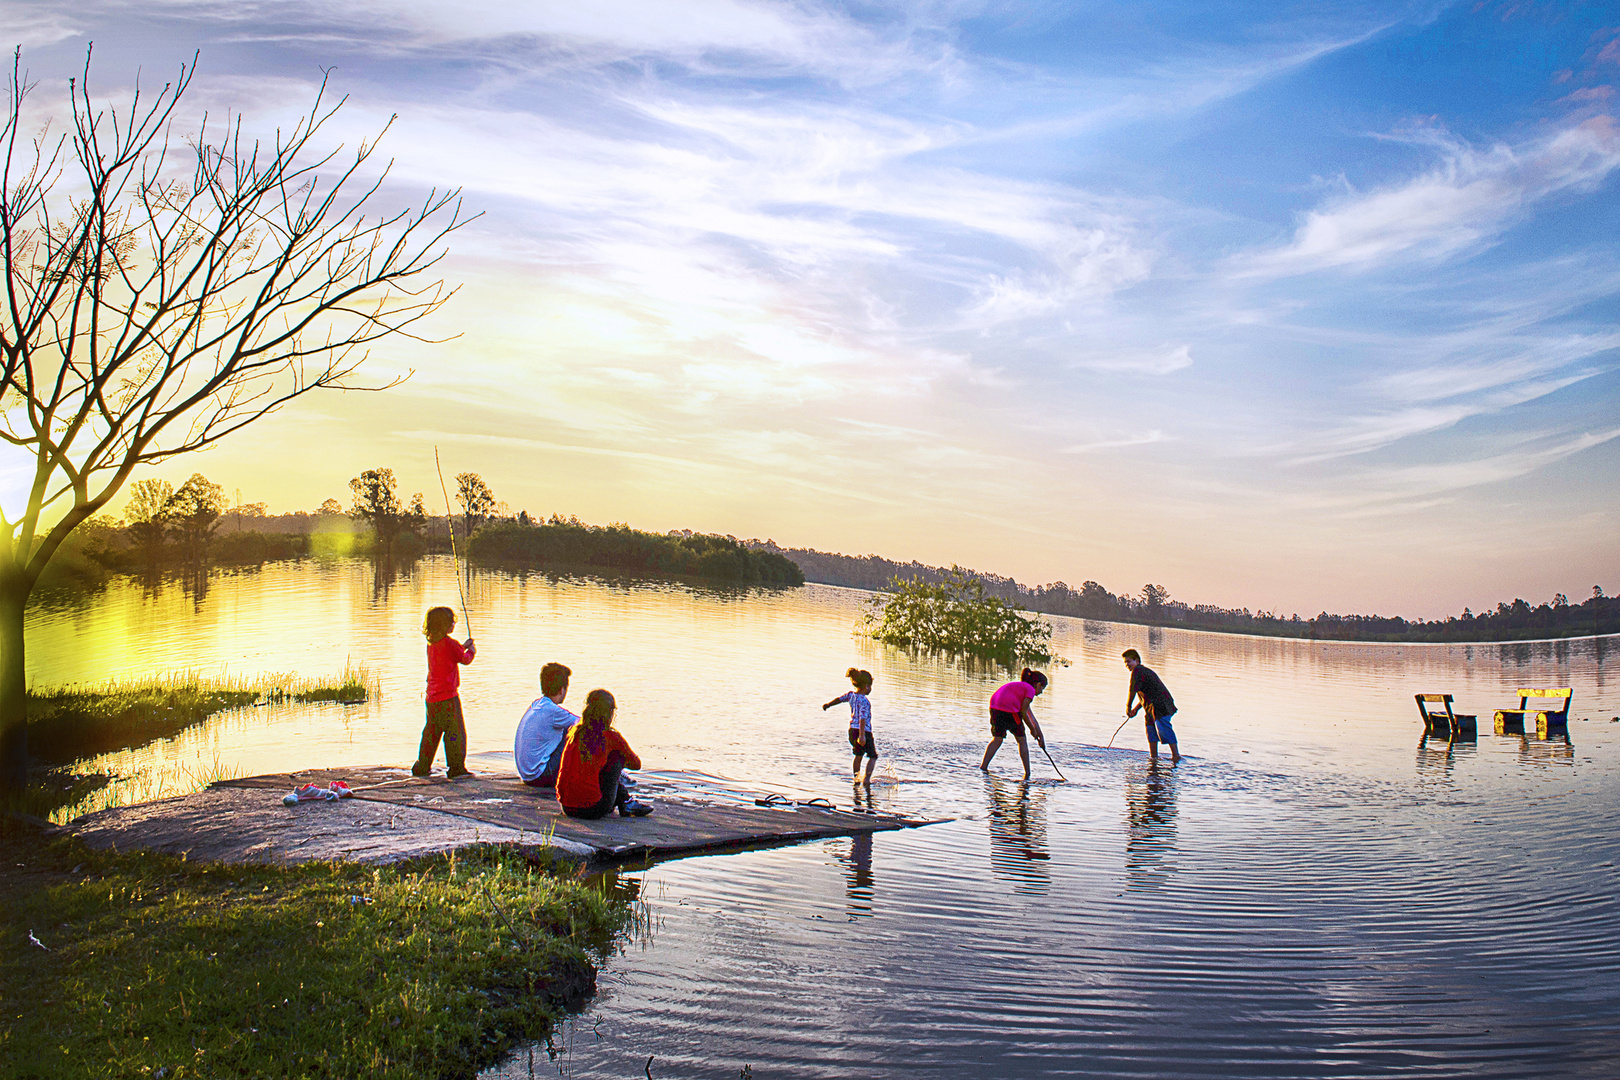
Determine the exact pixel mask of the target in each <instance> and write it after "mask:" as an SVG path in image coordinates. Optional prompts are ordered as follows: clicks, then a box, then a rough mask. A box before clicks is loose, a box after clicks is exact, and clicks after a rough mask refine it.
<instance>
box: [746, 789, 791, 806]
mask: <svg viewBox="0 0 1620 1080" xmlns="http://www.w3.org/2000/svg"><path fill="white" fill-rule="evenodd" d="M754 805H755V806H792V805H793V800H792V799H790V798H788V797H787V796H786V795H780V794H778V793H776V792H774V791H773V792H771V793H770V794H769V795H766V796H765V797H764V798H760V799H755V800H754Z"/></svg>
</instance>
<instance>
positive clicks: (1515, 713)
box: [1496, 686, 1575, 739]
mask: <svg viewBox="0 0 1620 1080" xmlns="http://www.w3.org/2000/svg"><path fill="white" fill-rule="evenodd" d="M1574 699H1575V691H1574V689H1573V688H1572V687H1568V686H1561V687H1555V688H1552V689H1542V690H1520V691H1519V707H1518V708H1517V709H1497V710H1496V733H1497V734H1498V735H1523V734H1525V730H1526V729H1527V728H1529V727H1530V726H1531V725H1532V724H1534V725H1535V729H1536V738H1538V739H1545V738H1546V737H1547V733H1548V732H1549V731H1567V730H1568V729H1569V706H1570V703H1571V702H1572V701H1573V700H1574ZM1532 701H1534V702H1541V703H1542V704H1538V705H1535V706H1532V705H1531V704H1530V703H1531V702H1532ZM1560 702H1562V703H1563V708H1561V709H1560V708H1558V707H1557V706H1558V704H1559V703H1560Z"/></svg>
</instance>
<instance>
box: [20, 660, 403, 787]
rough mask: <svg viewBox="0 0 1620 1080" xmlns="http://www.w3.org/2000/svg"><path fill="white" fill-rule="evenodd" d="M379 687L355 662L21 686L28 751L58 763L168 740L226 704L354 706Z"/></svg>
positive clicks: (228, 706)
mask: <svg viewBox="0 0 1620 1080" xmlns="http://www.w3.org/2000/svg"><path fill="white" fill-rule="evenodd" d="M379 693H380V689H379V686H378V682H377V679H376V677H375V676H374V675H372V674H371V673H370V671H369V670H368V669H367V668H366V667H365V665H363V664H358V665H357V664H345V665H344V669H343V674H342V676H340V677H339V678H337V679H331V678H326V679H320V678H304V677H301V676H298V675H293V674H275V673H271V674H262V675H252V676H240V675H235V676H232V675H220V676H214V677H206V676H202V675H199V674H198V673H197V672H195V671H180V672H166V673H162V674H158V675H153V676H148V677H144V678H137V679H127V678H125V679H108V680H106V681H105V682H101V683H79V684H73V685H68V686H62V687H56V688H53V689H48V690H39V689H33V688H30V689H29V691H28V752H29V754H30V756H32V757H34V758H35V759H37V760H39V761H40V762H42V763H44V764H47V765H63V764H67V763H69V762H72V761H76V760H79V759H81V758H85V757H90V756H92V755H95V754H106V753H112V752H114V751H118V750H128V749H132V748H134V747H137V746H144V745H146V744H147V743H150V742H153V741H155V740H157V739H164V738H171V737H173V736H174V735H177V734H179V733H180V732H182V731H184V730H185V729H186V728H188V727H191V726H192V725H193V724H197V723H200V722H202V721H203V720H206V719H207V718H208V717H210V716H213V715H214V714H215V713H218V712H223V711H224V710H226V709H240V708H247V707H250V706H254V705H270V704H280V703H286V702H342V703H344V704H358V703H360V702H364V701H368V700H370V699H371V698H373V697H375V696H377V695H378V694H379Z"/></svg>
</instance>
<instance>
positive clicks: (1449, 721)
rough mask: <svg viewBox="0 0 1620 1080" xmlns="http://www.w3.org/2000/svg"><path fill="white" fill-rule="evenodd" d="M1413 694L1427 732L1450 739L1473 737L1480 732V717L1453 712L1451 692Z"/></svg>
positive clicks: (1424, 729)
mask: <svg viewBox="0 0 1620 1080" xmlns="http://www.w3.org/2000/svg"><path fill="white" fill-rule="evenodd" d="M1412 696H1413V697H1415V698H1417V707H1418V715H1419V716H1422V717H1423V731H1424V733H1425V734H1427V735H1444V736H1445V737H1446V738H1448V739H1456V738H1472V737H1473V736H1474V735H1475V734H1476V733H1477V732H1478V730H1479V727H1478V721H1479V717H1477V716H1469V715H1466V714H1463V713H1455V712H1452V711H1451V695H1450V694H1413V695H1412ZM1435 706H1439V708H1435Z"/></svg>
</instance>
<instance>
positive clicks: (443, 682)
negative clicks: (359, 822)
mask: <svg viewBox="0 0 1620 1080" xmlns="http://www.w3.org/2000/svg"><path fill="white" fill-rule="evenodd" d="M433 466H434V468H435V469H437V470H438V473H439V490H440V491H441V492H443V493H444V509H445V524H446V525H447V526H448V527H449V529H450V555H451V557H452V558H453V559H454V560H455V564H456V595H457V596H458V597H459V598H460V600H461V611H462V614H463V615H465V614H466V611H467V597H466V594H465V593H463V592H462V591H461V556H460V555H459V554H457V552H456V526H455V515H454V514H453V513H452V512H451V510H450V492H449V491H448V490H447V489H446V488H445V486H444V467H443V466H441V465H440V464H439V448H438V447H437V446H435V447H434V448H433ZM455 628H456V612H455V609H454V608H447V607H435V608H429V609H428V613H427V615H426V617H424V618H423V620H422V636H423V637H425V638H427V640H428V645H427V662H428V674H427V693H426V695H425V700H426V702H427V722H426V724H425V725H424V726H423V728H422V745H421V747H420V748H419V749H418V751H417V754H416V764H415V765H412V766H411V775H412V776H427V775H429V774H430V773H432V772H433V759H434V757H435V756H437V754H438V752H439V739H440V738H441V737H442V738H443V739H444V764H445V775H446V776H448V777H450V778H451V779H452V780H453V779H455V778H456V777H458V776H471V775H472V772H471V770H469V769H468V768H467V721H466V719H465V718H464V717H463V716H462V713H461V667H462V665H464V664H470V663H472V662H473V657H475V656H477V655H478V646H476V645H475V644H473V639H472V635H471V633H470V631H471V630H472V621H471V620H470V619H469V620H468V622H467V629H468V631H469V634H468V636H467V640H466V641H465V642H460V641H457V640H456V639H455V638H453V637H451V636H450V635H451V633H452V632H453V631H454V630H455Z"/></svg>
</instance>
